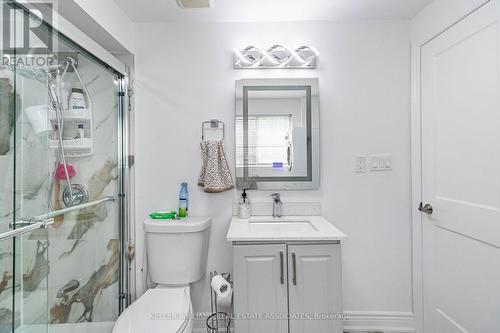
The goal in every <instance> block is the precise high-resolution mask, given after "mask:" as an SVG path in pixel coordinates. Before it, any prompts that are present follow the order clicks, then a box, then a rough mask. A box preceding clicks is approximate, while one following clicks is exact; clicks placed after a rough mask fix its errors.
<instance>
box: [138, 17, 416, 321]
mask: <svg viewBox="0 0 500 333" xmlns="http://www.w3.org/2000/svg"><path fill="white" fill-rule="evenodd" d="M409 34H410V32H409V22H407V21H379V22H357V23H327V22H306V23H304V22H302V23H297V22H295V23H198V24H182V23H171V24H139V25H138V32H137V36H136V39H137V42H136V50H137V52H136V73H137V77H136V111H135V117H136V120H135V121H136V133H135V134H136V151H137V153H136V198H137V202H136V211H137V213H136V223H137V247H136V248H137V260H138V261H139V263H138V269H139V268H140V267H141V265H140V262H141V261H142V256H143V254H142V252H141V251H140V250H141V249H142V248H143V237H142V235H143V232H142V221H143V220H144V218H145V217H146V216H147V213H149V212H151V211H154V210H158V209H175V208H176V207H177V200H178V190H179V185H180V183H181V182H182V181H187V182H189V184H190V188H189V190H190V213H191V214H192V215H209V216H211V217H212V218H213V227H212V233H211V241H210V250H209V255H208V269H210V270H213V269H217V270H218V271H231V268H232V253H231V246H230V244H228V243H227V242H226V241H225V236H226V232H227V228H228V226H229V222H230V219H231V203H232V202H233V201H235V200H236V199H237V194H236V192H226V193H221V194H206V193H203V192H202V191H200V190H199V189H198V188H197V187H196V185H195V184H196V180H197V177H198V173H199V169H200V166H201V161H200V151H199V141H200V135H201V133H200V124H201V122H202V121H203V120H207V119H211V118H218V119H220V120H222V121H224V122H225V123H226V126H227V128H226V137H227V142H226V148H227V156H228V159H229V162H230V165H231V166H232V167H234V161H233V159H234V153H233V148H234V146H233V142H234V125H233V121H234V82H235V80H237V79H240V78H249V77H319V80H320V81H319V84H320V115H321V160H322V161H321V189H320V190H317V191H293V192H283V193H282V197H283V201H284V202H286V201H303V200H305V201H320V202H321V203H322V207H323V215H324V216H325V217H326V218H328V219H329V220H331V221H333V222H334V223H335V224H336V225H337V226H338V227H340V228H341V229H342V230H343V231H344V232H346V233H347V234H348V236H349V239H348V240H347V241H346V242H345V243H344V244H343V253H342V255H343V288H344V309H345V310H346V311H350V312H353V313H354V314H357V315H361V316H363V315H370V314H375V315H380V316H384V315H386V316H392V315H393V316H395V317H398V316H401V318H410V319H411V313H412V312H413V305H412V265H411V257H412V254H411V239H412V238H411V221H410V214H411V213H410V209H411V207H410V42H409V40H410V36H409ZM276 42H279V43H282V44H284V45H289V46H292V47H293V46H299V45H303V44H309V45H311V46H314V47H315V48H317V49H318V51H319V52H320V56H319V57H320V58H319V66H318V69H317V70H234V69H233V68H232V49H233V47H237V48H241V47H244V46H247V45H248V44H255V45H258V46H261V47H267V46H270V45H273V44H274V43H276ZM378 153H384V154H385V153H389V154H393V157H394V161H393V164H394V170H393V171H392V172H378V173H377V172H375V173H367V174H355V173H353V171H354V158H355V156H356V155H366V154H378ZM233 170H234V168H233ZM250 198H251V199H252V200H253V201H268V200H269V193H268V192H260V193H256V192H255V191H252V192H250ZM138 283H139V284H141V280H140V279H138ZM208 296H209V291H208V282H207V280H206V278H205V279H204V280H203V281H201V282H199V283H197V284H195V285H194V286H193V303H194V307H195V311H207V310H208V306H209V300H208Z"/></svg>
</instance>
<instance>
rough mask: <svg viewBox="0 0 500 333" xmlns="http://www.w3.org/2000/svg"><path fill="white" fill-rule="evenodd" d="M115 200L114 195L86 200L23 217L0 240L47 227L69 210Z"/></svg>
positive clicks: (11, 225)
mask: <svg viewBox="0 0 500 333" xmlns="http://www.w3.org/2000/svg"><path fill="white" fill-rule="evenodd" d="M115 200H116V199H115V197H112V196H111V197H104V198H102V199H99V200H95V201H91V202H86V203H83V204H81V205H76V206H73V207H68V208H64V209H59V210H56V211H53V212H50V213H47V214H43V215H39V216H36V217H33V218H30V219H22V220H20V221H16V222H14V223H10V224H9V227H10V228H11V229H12V228H15V227H17V229H14V230H11V231H7V232H4V233H1V234H0V241H2V240H6V239H11V238H14V237H17V236H20V235H24V234H27V233H30V232H33V231H35V230H38V229H42V228H47V227H48V226H49V225H51V224H52V223H54V217H56V216H59V215H63V214H66V213H69V212H73V211H75V210H80V209H83V208H88V207H92V206H95V205H99V204H101V203H103V202H106V201H115Z"/></svg>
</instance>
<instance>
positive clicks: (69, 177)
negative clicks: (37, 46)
mask: <svg viewBox="0 0 500 333" xmlns="http://www.w3.org/2000/svg"><path fill="white" fill-rule="evenodd" d="M13 6H14V7H12V14H11V15H10V19H11V20H12V21H13V26H15V27H18V28H19V27H20V26H22V25H23V24H24V22H31V21H32V20H34V22H31V23H29V24H30V26H33V25H35V24H39V31H38V33H39V34H41V35H42V36H43V34H46V35H47V36H50V37H51V38H52V40H53V44H52V46H51V49H50V52H48V53H42V54H38V53H36V52H32V53H29V52H28V53H26V52H24V51H26V50H25V49H23V48H22V47H21V46H19V48H18V44H19V45H21V43H18V39H20V38H22V36H18V35H17V32H18V31H21V30H22V29H13V30H14V34H13V36H14V45H15V46H16V47H15V48H14V52H13V53H10V54H9V57H10V60H11V62H10V63H9V64H8V66H0V333H3V332H21V331H22V332H29V333H41V332H47V331H50V332H57V333H59V332H61V333H64V332H72V333H74V332H75V331H78V332H99V333H100V332H110V331H111V329H112V326H113V323H114V321H115V320H116V319H117V317H118V315H119V311H120V302H121V297H122V295H123V284H122V283H121V281H122V280H121V272H122V267H123V258H124V256H123V248H124V245H123V244H124V239H123V236H122V235H123V215H122V212H123V201H122V200H123V195H121V193H122V192H123V182H122V171H121V170H122V168H123V154H122V151H123V149H122V147H123V145H122V140H123V135H122V130H123V127H122V122H123V110H122V108H121V105H122V101H121V97H120V96H121V94H120V88H121V83H122V82H123V81H122V80H123V77H122V75H121V74H119V73H118V72H116V71H115V70H113V69H112V68H110V67H108V66H107V65H106V64H104V63H102V62H101V61H100V60H99V59H97V58H96V57H94V56H93V55H92V54H90V53H88V52H87V51H86V50H84V49H82V48H81V47H79V46H78V45H77V44H75V43H74V42H73V41H71V40H69V39H67V38H66V37H64V36H62V35H58V34H57V31H54V30H53V29H52V28H51V27H50V26H49V25H48V24H46V23H41V22H38V23H37V21H36V19H34V18H33V16H32V15H31V14H30V13H29V12H28V11H27V10H26V9H24V8H23V7H20V6H19V5H16V4H13ZM3 10H5V6H4V7H3ZM0 17H2V16H0ZM3 17H5V16H3ZM4 23H5V22H3V23H2V27H5V25H4ZM16 31H17V32H16ZM3 51H5V50H3ZM4 55H5V54H3V56H4ZM26 228H28V229H30V228H31V229H30V230H27V229H26ZM35 229H36V230H35ZM23 230H27V232H26V233H24V234H22V235H16V236H15V237H12V236H13V234H12V233H17V232H20V231H23ZM5 232H10V236H11V237H6V236H5V235H6V234H4V233H5ZM2 234H3V235H4V236H2ZM7 236H9V234H7Z"/></svg>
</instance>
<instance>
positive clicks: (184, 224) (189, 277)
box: [144, 217, 211, 285]
mask: <svg viewBox="0 0 500 333" xmlns="http://www.w3.org/2000/svg"><path fill="white" fill-rule="evenodd" d="M210 224H211V220H210V218H209V217H188V218H185V219H181V220H146V221H144V232H145V235H146V255H147V260H148V272H149V277H150V279H151V281H152V282H154V283H158V284H166V285H179V284H188V283H192V282H196V281H198V280H200V279H201V277H202V276H203V274H205V272H206V267H207V253H208V236H209V231H210Z"/></svg>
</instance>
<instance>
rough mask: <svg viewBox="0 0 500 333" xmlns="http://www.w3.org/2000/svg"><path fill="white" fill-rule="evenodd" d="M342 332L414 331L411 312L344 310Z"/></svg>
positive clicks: (412, 332)
mask: <svg viewBox="0 0 500 333" xmlns="http://www.w3.org/2000/svg"><path fill="white" fill-rule="evenodd" d="M344 313H345V314H346V315H348V316H349V318H348V319H346V320H345V321H344V332H349V333H350V332H356V333H375V332H376V333H379V332H380V333H414V332H416V330H415V316H414V314H413V313H412V312H380V311H345V312H344Z"/></svg>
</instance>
